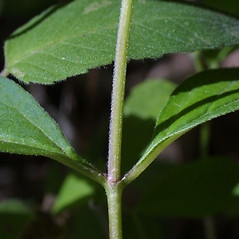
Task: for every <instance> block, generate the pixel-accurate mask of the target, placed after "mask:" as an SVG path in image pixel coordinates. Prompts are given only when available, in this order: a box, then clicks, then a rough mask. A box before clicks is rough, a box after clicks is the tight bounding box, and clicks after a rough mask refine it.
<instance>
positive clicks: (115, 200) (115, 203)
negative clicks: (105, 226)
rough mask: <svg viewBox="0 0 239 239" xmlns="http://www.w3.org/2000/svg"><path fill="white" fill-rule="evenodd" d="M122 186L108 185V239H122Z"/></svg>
mask: <svg viewBox="0 0 239 239" xmlns="http://www.w3.org/2000/svg"><path fill="white" fill-rule="evenodd" d="M122 189H123V188H122V186H121V185H118V184H114V183H112V184H110V183H109V184H108V185H107V187H106V194H107V200H108V214H109V235H110V239H122V222H121V220H122V219H121V195H122Z"/></svg>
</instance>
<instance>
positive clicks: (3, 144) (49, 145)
mask: <svg viewBox="0 0 239 239" xmlns="http://www.w3.org/2000/svg"><path fill="white" fill-rule="evenodd" d="M0 151H1V152H6V153H17V154H26V155H42V156H46V157H49V158H53V159H55V160H57V161H60V162H61V163H63V164H66V165H68V166H70V167H72V168H74V169H75V170H81V169H82V170H83V171H84V169H86V168H91V169H93V166H91V165H90V164H88V163H87V162H86V161H85V160H83V159H82V158H80V157H79V156H78V155H77V154H76V153H75V152H74V150H73V149H72V147H71V146H70V144H69V143H68V141H67V140H66V138H65V137H64V135H63V133H62V132H61V130H60V128H59V127H58V125H57V124H56V123H55V121H54V120H53V119H52V118H51V117H50V116H49V115H48V114H47V113H46V112H45V111H44V110H43V109H42V108H41V107H40V106H39V105H38V104H37V103H36V101H35V100H34V99H33V97H32V96H31V95H30V94H28V93H27V92H26V91H25V90H23V89H22V88H21V87H20V86H19V85H18V84H16V83H15V82H13V81H11V80H9V79H7V78H3V77H0ZM93 170H94V169H93ZM92 174H93V173H92Z"/></svg>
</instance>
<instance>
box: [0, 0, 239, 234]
mask: <svg viewBox="0 0 239 239" xmlns="http://www.w3.org/2000/svg"><path fill="white" fill-rule="evenodd" d="M67 2H69V1H67V0H62V1H59V0H34V1H32V0H0V28H1V34H0V39H1V45H2V46H3V45H4V40H5V39H6V38H7V37H8V36H9V35H10V34H11V32H12V31H13V30H15V29H16V28H17V27H19V26H21V25H22V24H24V23H25V22H27V21H28V20H29V19H31V18H32V17H33V16H35V15H36V14H39V13H40V12H41V11H43V10H44V9H46V8H47V7H49V6H51V5H52V4H55V3H67ZM189 2H190V3H192V1H189ZM193 4H200V5H203V6H206V7H210V8H216V9H219V10H220V11H222V12H227V13H229V14H231V15H234V16H239V1H238V0H228V1H223V0H204V1H203V0H202V1H194V3H193ZM1 49H2V50H1V57H0V66H1V69H2V68H3V65H4V53H3V47H2V48H1ZM238 66H239V51H238V50H237V49H234V48H225V49H222V50H218V51H205V52H198V53H196V54H194V55H192V54H184V53H181V54H175V55H166V56H164V57H163V58H161V59H151V60H144V61H131V62H130V63H129V66H128V67H129V68H128V73H127V84H126V105H125V119H124V122H125V124H124V130H123V152H122V155H123V162H122V164H123V165H122V167H123V171H124V172H126V171H127V170H128V169H129V168H130V167H131V166H132V165H133V164H134V163H135V160H136V159H137V158H138V157H139V155H140V154H141V152H142V150H143V149H144V147H145V146H146V145H147V143H148V142H149V141H150V139H151V137H152V132H153V127H154V122H155V118H156V116H157V111H158V110H159V109H160V108H161V107H162V106H163V104H164V102H165V100H167V95H168V94H170V92H171V91H172V90H173V89H174V87H175V85H177V84H179V83H180V82H181V81H182V80H184V79H185V78H186V77H187V76H190V75H191V74H193V73H195V71H196V70H201V69H202V68H203V69H206V68H215V67H238ZM112 69H113V66H112V65H108V66H104V67H100V68H97V69H92V70H90V71H89V73H88V74H85V75H81V76H77V77H73V78H71V79H69V80H67V81H65V82H62V83H58V84H56V85H55V86H41V85H23V87H24V88H26V89H27V90H28V91H29V92H30V93H31V94H32V95H33V96H34V97H35V98H36V99H37V101H38V102H39V103H40V104H41V105H42V106H43V107H44V108H45V109H46V110H47V112H49V114H50V115H51V116H52V117H53V118H54V119H55V120H56V121H57V122H58V123H59V125H60V127H61V129H62V130H63V131H64V133H65V135H66V137H67V138H68V139H69V141H70V142H71V144H72V145H73V146H74V147H75V148H76V150H77V151H79V152H80V154H81V155H84V157H85V158H87V159H88V160H90V161H91V162H93V163H94V164H95V165H97V167H99V168H101V169H102V170H106V158H107V140H108V119H109V111H110V93H111V81H112ZM12 78H13V77H12ZM13 79H14V78H13ZM162 79H164V80H162ZM160 90H162V94H160V95H159V94H158V91H160ZM164 93H165V95H163V94H164ZM145 107H146V108H147V111H145V110H144V111H142V109H144V108H145ZM238 120H239V113H238V112H235V113H233V114H230V115H227V116H224V117H222V118H219V119H216V120H214V121H212V122H211V123H210V124H209V125H207V126H202V127H201V128H196V129H194V130H192V131H191V132H190V133H188V134H186V135H185V136H183V137H182V138H180V139H179V140H177V141H176V142H175V143H173V144H172V145H171V146H170V147H169V148H167V149H166V150H165V151H164V152H163V153H162V154H161V155H160V157H159V158H158V159H157V160H156V161H155V162H154V163H153V164H152V165H151V166H150V167H149V169H148V170H146V172H144V173H143V175H141V176H140V177H139V178H138V179H137V180H136V181H135V182H133V183H132V184H131V185H129V186H128V187H127V188H126V189H125V192H124V195H123V217H124V218H123V226H124V238H125V239H127V238H130V239H133V238H139V239H146V238H157V239H173V238H174V239H175V238H177V239H181V238H182V239H187V238H190V239H192V238H194V239H197V238H200V239H201V238H206V239H224V238H227V239H234V238H239V220H238V215H239V189H238V188H239V186H238V185H239V165H238V162H239V148H238V142H239V140H238V134H239V126H238ZM0 157H1V164H0V238H4V239H14V238H19V239H38V238H39V239H53V238H54V239H58V238H59V239H62V238H71V239H74V238H89V239H91V238H92V239H93V238H94V239H97V238H99V239H102V238H107V231H108V225H107V209H106V197H105V193H104V191H103V189H102V188H101V187H99V186H98V185H95V184H94V183H93V182H91V181H88V180H87V179H86V178H84V177H82V176H81V175H78V174H75V173H74V172H72V171H70V170H69V169H67V168H66V167H64V166H62V165H59V164H58V163H56V162H54V161H51V160H48V159H45V158H43V157H32V156H21V155H8V154H0Z"/></svg>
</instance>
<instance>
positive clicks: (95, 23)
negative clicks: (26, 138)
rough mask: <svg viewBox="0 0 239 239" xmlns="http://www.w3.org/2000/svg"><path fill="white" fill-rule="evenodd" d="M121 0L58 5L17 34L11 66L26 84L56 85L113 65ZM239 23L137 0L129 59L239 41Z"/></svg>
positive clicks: (10, 49)
mask: <svg viewBox="0 0 239 239" xmlns="http://www.w3.org/2000/svg"><path fill="white" fill-rule="evenodd" d="M119 13H120V1H119V0H115V1H110V0H99V1H95V0H78V1H74V2H72V3H70V4H67V5H65V6H63V5H60V6H56V7H53V8H51V9H49V10H47V11H46V12H44V13H43V14H41V15H39V16H37V17H36V18H34V19H32V20H31V21H30V22H29V23H27V24H26V25H25V26H23V27H21V28H20V29H18V30H17V31H16V32H14V33H13V34H12V35H11V37H10V38H9V39H8V40H7V42H6V44H5V56H6V68H7V70H8V71H10V72H11V73H12V74H14V75H15V76H16V77H17V78H18V79H20V80H22V81H25V82H38V83H42V84H52V83H54V82H56V81H60V80H63V79H66V78H67V77H69V76H73V75H77V74H82V73H86V72H87V71H88V69H90V68H94V67H97V66H101V65H106V64H110V63H112V61H113V60H114V57H115V45H116V37H117V29H118V19H119ZM238 25H239V21H238V20H237V19H234V18H232V17H229V16H225V15H222V14H220V13H215V12H212V11H209V10H206V9H201V8H198V7H195V6H189V5H184V4H179V3H170V2H162V1H158V2H157V1H136V2H135V6H134V12H133V20H132V24H131V36H130V44H129V57H128V58H129V59H143V58H147V57H150V58H152V57H155V58H157V57H160V56H162V55H163V54H166V53H175V52H191V51H195V50H197V49H212V48H221V47H224V46H231V45H238V44H239V27H238Z"/></svg>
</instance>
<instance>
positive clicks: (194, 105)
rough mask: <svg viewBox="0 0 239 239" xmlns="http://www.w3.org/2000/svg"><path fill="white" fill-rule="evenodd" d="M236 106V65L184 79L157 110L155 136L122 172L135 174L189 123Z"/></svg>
mask: <svg viewBox="0 0 239 239" xmlns="http://www.w3.org/2000/svg"><path fill="white" fill-rule="evenodd" d="M238 109H239V69H219V70H210V71H204V72H202V73H199V74H196V75H194V76H192V77H190V78H189V79H187V80H186V81H184V82H183V83H182V84H181V85H179V87H177V88H176V90H175V91H174V92H173V93H172V95H171V96H170V97H169V100H168V102H167V104H166V105H165V107H164V108H163V109H162V111H161V112H160V113H159V116H158V119H157V122H156V128H155V137H154V139H153V141H152V143H151V144H150V145H149V146H148V147H147V149H146V151H145V153H144V155H143V156H142V157H141V159H140V160H139V161H138V163H137V164H136V165H135V166H134V168H133V170H132V171H131V172H130V173H129V175H127V176H126V178H127V179H126V181H127V180H129V181H131V179H132V178H135V177H137V176H138V175H139V174H140V173H141V172H142V171H143V170H144V169H145V168H146V167H147V166H148V165H149V164H150V163H151V162H152V161H153V160H154V159H155V158H156V157H157V155H159V153H160V152H162V150H163V149H165V148H166V147H167V146H168V145H169V144H171V143H172V142H173V141H174V140H176V139H177V138H179V137H180V136H181V135H182V134H184V133H186V132H187V131H189V130H190V129H192V128H193V127H195V126H197V125H199V124H202V123H204V122H206V121H209V120H211V119H213V118H216V117H219V116H221V115H225V114H227V113H230V112H233V111H235V110H238Z"/></svg>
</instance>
